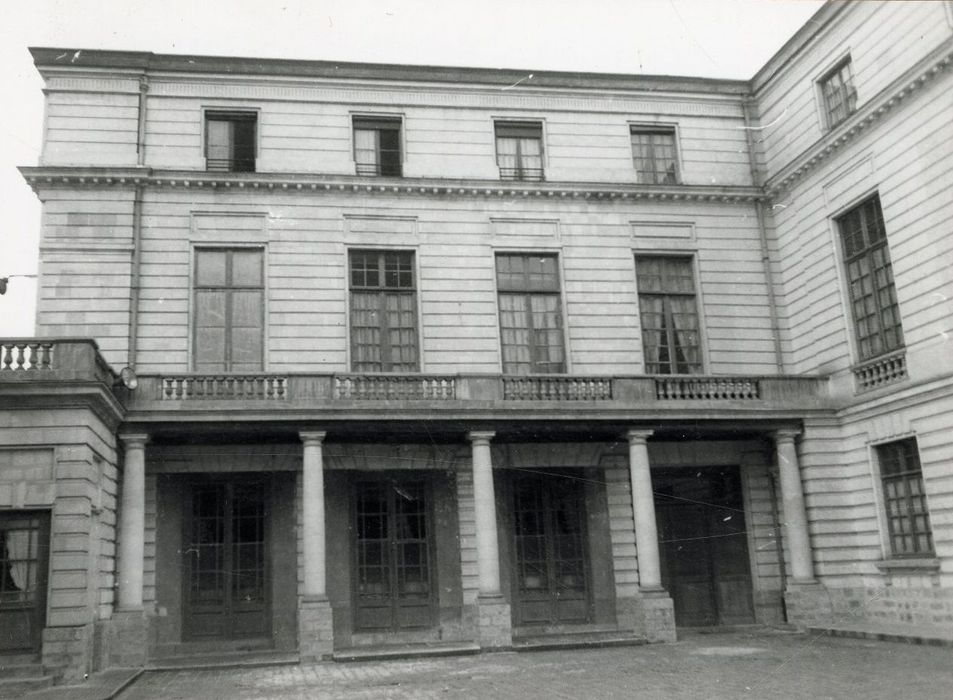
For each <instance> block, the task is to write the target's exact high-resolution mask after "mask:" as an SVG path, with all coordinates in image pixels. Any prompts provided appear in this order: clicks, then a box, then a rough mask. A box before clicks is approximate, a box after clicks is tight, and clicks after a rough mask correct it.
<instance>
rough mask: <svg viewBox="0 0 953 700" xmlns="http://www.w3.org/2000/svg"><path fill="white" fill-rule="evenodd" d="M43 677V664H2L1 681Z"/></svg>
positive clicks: (0, 666)
mask: <svg viewBox="0 0 953 700" xmlns="http://www.w3.org/2000/svg"><path fill="white" fill-rule="evenodd" d="M42 675H43V664H39V663H26V664H6V663H4V664H0V680H6V679H8V678H40V677H41V676H42Z"/></svg>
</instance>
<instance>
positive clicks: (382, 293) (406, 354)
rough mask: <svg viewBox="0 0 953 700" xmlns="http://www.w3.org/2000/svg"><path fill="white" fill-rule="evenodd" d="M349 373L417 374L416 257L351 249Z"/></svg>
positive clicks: (392, 252)
mask: <svg viewBox="0 0 953 700" xmlns="http://www.w3.org/2000/svg"><path fill="white" fill-rule="evenodd" d="M350 282H351V369H352V370H353V371H355V372H416V371H417V369H418V365H419V363H418V358H417V292H416V286H415V284H414V254H413V253H412V252H409V251H398V250H352V251H351V253H350Z"/></svg>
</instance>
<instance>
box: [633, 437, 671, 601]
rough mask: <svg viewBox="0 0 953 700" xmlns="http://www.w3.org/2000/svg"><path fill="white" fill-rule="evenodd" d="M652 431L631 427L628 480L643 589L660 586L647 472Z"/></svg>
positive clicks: (655, 535) (659, 571)
mask: <svg viewBox="0 0 953 700" xmlns="http://www.w3.org/2000/svg"><path fill="white" fill-rule="evenodd" d="M651 435H652V431H651V430H630V431H629V432H628V433H626V437H627V438H628V439H629V479H630V481H631V484H632V515H633V516H634V518H635V546H636V547H637V548H638V556H639V588H641V589H642V590H643V591H646V590H647V591H658V590H661V589H662V573H661V571H662V570H661V567H660V566H659V548H658V527H657V526H656V524H655V496H654V494H653V493H652V475H651V474H650V473H649V448H648V445H647V444H646V440H648V438H649V437H651Z"/></svg>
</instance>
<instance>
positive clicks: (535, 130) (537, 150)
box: [494, 122, 543, 180]
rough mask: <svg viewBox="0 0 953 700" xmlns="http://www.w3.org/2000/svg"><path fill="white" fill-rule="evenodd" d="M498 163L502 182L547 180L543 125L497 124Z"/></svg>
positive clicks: (528, 123)
mask: <svg viewBox="0 0 953 700" xmlns="http://www.w3.org/2000/svg"><path fill="white" fill-rule="evenodd" d="M494 126H495V129H496V164H497V165H498V166H500V179H502V180H542V179H543V125H542V124H540V123H539V122H496V124H495V125H494Z"/></svg>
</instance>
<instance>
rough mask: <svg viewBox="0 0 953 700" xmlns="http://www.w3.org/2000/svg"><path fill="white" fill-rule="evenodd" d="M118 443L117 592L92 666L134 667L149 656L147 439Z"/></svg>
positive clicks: (135, 437)
mask: <svg viewBox="0 0 953 700" xmlns="http://www.w3.org/2000/svg"><path fill="white" fill-rule="evenodd" d="M119 441H120V442H121V443H122V446H123V449H124V456H123V473H122V485H121V490H120V494H119V563H118V566H117V570H118V578H119V592H118V596H117V601H116V609H115V610H114V611H113V614H112V617H111V618H110V619H109V620H105V621H103V622H102V626H103V631H102V635H101V636H102V640H103V641H102V645H101V649H100V651H99V656H100V658H99V660H97V661H96V662H95V663H97V664H101V665H103V666H125V667H137V666H142V665H144V664H145V662H146V658H147V657H148V653H149V649H148V647H149V635H148V625H147V624H146V613H145V610H144V609H143V606H142V570H143V566H144V561H143V558H144V553H145V539H146V523H145V513H146V443H147V442H148V441H149V436H148V435H145V434H127V435H120V436H119ZM91 643H92V642H90V644H91ZM44 647H45V644H44ZM45 655H46V649H45V648H44V657H45Z"/></svg>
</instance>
